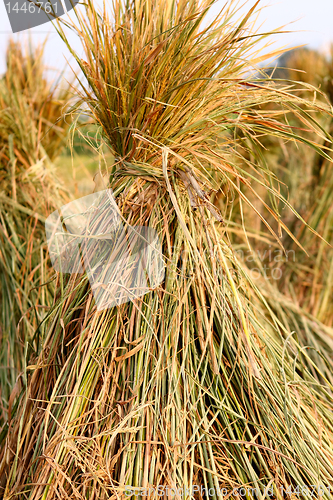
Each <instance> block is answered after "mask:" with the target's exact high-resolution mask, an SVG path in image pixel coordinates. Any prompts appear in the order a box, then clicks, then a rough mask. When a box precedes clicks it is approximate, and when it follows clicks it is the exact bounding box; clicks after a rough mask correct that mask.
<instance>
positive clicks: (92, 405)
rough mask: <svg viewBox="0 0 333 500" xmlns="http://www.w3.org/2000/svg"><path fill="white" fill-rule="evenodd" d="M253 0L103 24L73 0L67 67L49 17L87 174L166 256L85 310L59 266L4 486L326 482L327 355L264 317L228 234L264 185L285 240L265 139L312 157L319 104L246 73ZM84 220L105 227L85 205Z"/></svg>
mask: <svg viewBox="0 0 333 500" xmlns="http://www.w3.org/2000/svg"><path fill="white" fill-rule="evenodd" d="M258 3H259V2H256V3H255V4H254V5H253V7H252V8H249V12H248V14H247V15H246V16H244V17H242V18H240V19H239V18H238V17H237V8H236V2H232V1H231V2H229V3H226V4H225V5H224V8H223V9H222V11H221V12H220V14H219V15H218V16H217V17H216V18H215V19H214V20H213V21H211V22H208V21H207V19H208V18H207V14H208V12H209V8H210V7H211V6H212V2H210V1H208V0H204V1H203V2H201V3H199V2H198V1H197V0H190V1H185V0H179V1H178V2H173V1H171V0H170V1H169V0H167V1H166V2H164V3H163V4H162V3H161V2H157V1H152V0H144V1H142V2H138V1H126V2H123V1H121V0H114V1H113V3H112V8H111V15H110V16H109V14H108V11H107V8H106V6H105V5H104V6H103V9H102V11H101V12H98V11H97V10H96V8H95V7H94V4H93V3H92V2H91V1H89V0H88V3H87V4H86V5H85V7H84V9H83V11H82V12H81V11H80V10H79V9H76V14H75V15H76V16H77V17H76V20H75V22H73V24H72V25H71V28H72V29H73V30H74V31H75V32H76V33H77V34H78V35H79V38H80V40H81V42H82V46H83V48H84V50H85V60H81V59H80V57H79V56H78V55H77V54H76V53H75V52H74V51H73V50H72V49H71V47H70V45H69V42H68V40H67V37H66V31H65V28H64V27H63V25H60V24H59V25H58V30H59V34H60V35H61V37H62V38H63V40H64V41H65V43H66V44H67V46H68V48H69V49H70V50H72V53H73V55H74V57H76V60H77V62H78V63H79V65H80V68H81V70H82V72H83V75H84V78H82V80H81V102H82V105H83V108H84V111H85V112H86V107H88V109H89V110H90V114H91V116H92V118H93V119H94V121H95V123H96V125H97V126H98V127H99V128H100V132H101V134H102V137H103V139H102V140H101V147H100V148H99V147H97V148H96V153H99V154H100V161H101V173H103V172H102V166H103V169H104V170H105V171H106V172H107V174H108V182H107V184H108V185H109V186H110V187H111V188H112V189H113V191H114V194H115V196H116V200H117V203H118V206H119V210H120V212H121V214H122V216H123V218H124V223H127V224H130V225H135V224H138V225H149V226H151V227H154V228H155V229H156V230H157V231H158V234H159V236H160V240H161V242H162V245H163V255H164V259H165V263H166V266H167V268H166V276H165V281H164V283H163V284H162V285H161V286H160V287H158V288H157V289H155V290H152V291H151V292H150V293H149V294H147V295H145V296H144V297H142V298H138V299H135V300H133V301H132V302H130V303H126V304H123V305H121V306H118V307H114V308H112V309H109V310H104V311H100V312H98V311H97V310H96V305H95V304H94V301H93V296H92V292H91V290H90V288H89V286H88V282H87V278H86V276H84V275H83V276H81V275H77V276H72V277H70V278H68V277H67V276H65V275H63V274H61V273H60V274H59V275H58V277H57V279H58V283H57V288H56V295H55V299H54V305H53V307H52V308H51V309H50V311H49V312H48V315H47V317H46V318H45V321H44V322H43V323H42V325H41V326H40V328H43V335H44V336H43V349H42V350H41V352H40V354H39V355H38V357H34V358H33V361H30V359H31V358H29V356H31V353H30V352H28V354H27V360H28V361H27V364H28V366H27V370H26V371H25V378H24V380H23V391H22V393H21V395H20V397H18V398H16V399H15V398H14V397H13V399H15V404H16V407H15V412H13V415H12V419H11V421H10V423H9V431H8V433H7V436H6V442H5V445H4V447H3V451H2V454H1V466H0V472H1V475H2V481H3V482H2V484H3V488H4V498H8V499H9V498H11V497H13V496H14V495H16V496H21V497H22V498H24V497H25V498H29V499H53V498H58V497H61V498H80V499H83V498H89V499H95V498H96V499H97V498H98V499H107V498H119V497H120V496H124V494H125V491H126V490H127V491H128V490H129V489H132V488H136V489H137V490H138V491H139V492H141V493H142V492H144V491H145V490H146V489H147V488H149V487H151V488H152V487H153V488H154V489H155V490H154V491H155V493H154V494H152V498H156V497H157V496H158V494H157V488H158V487H160V488H161V487H164V488H166V487H169V488H177V489H178V488H182V489H184V488H186V489H187V491H188V490H190V491H192V488H193V487H194V486H195V485H199V488H200V490H199V492H196V493H194V494H193V497H194V498H203V495H202V494H201V493H200V491H201V487H204V488H211V489H212V491H213V492H214V493H213V495H212V498H214V499H215V498H217V491H218V488H221V489H222V488H226V490H227V492H228V493H230V494H231V492H232V490H233V489H234V488H237V487H245V488H251V489H250V490H248V497H249V498H254V497H255V493H253V488H254V489H257V491H258V497H259V498H262V499H263V498H264V497H265V495H266V493H267V490H266V489H267V488H270V487H272V489H273V492H274V493H273V494H274V498H279V499H280V498H282V495H281V491H282V489H283V491H286V490H287V489H288V487H290V486H291V488H292V489H293V490H294V488H296V486H297V485H305V486H307V487H308V488H311V486H310V485H313V484H316V485H325V486H327V487H328V486H329V485H330V481H331V477H332V474H333V456H332V445H333V428H332V418H331V408H332V389H333V386H332V370H331V367H330V366H329V364H327V368H326V370H325V371H324V370H323V369H322V365H319V364H317V360H312V359H311V357H310V356H309V354H308V353H307V351H306V349H304V348H303V346H302V345H301V344H300V342H299V340H298V338H297V336H296V335H294V334H293V330H292V329H291V328H290V324H289V323H283V321H282V320H281V318H279V317H278V315H277V314H276V313H274V311H273V310H272V307H271V306H270V304H269V301H268V300H267V298H266V297H265V295H264V293H265V291H266V288H264V286H263V287H262V289H260V288H259V287H258V286H256V284H255V283H253V280H251V277H250V275H249V273H248V271H247V269H245V268H244V266H242V264H241V263H240V262H239V259H237V256H236V254H235V249H234V247H233V246H232V245H231V242H230V239H229V229H230V227H231V226H232V220H231V219H232V209H233V207H234V206H235V205H236V203H238V204H239V205H240V206H241V207H242V206H243V204H246V203H247V204H248V205H249V206H250V207H252V208H254V209H255V206H254V204H253V203H252V201H251V198H250V197H249V196H247V195H246V190H248V191H249V192H251V193H252V195H253V196H256V197H258V195H259V194H260V193H259V189H260V188H264V189H265V192H266V191H267V193H268V197H267V201H265V200H264V203H265V207H266V210H267V211H268V212H269V214H270V216H271V218H272V221H271V222H269V221H268V220H266V218H265V217H264V216H263V215H262V214H258V215H259V216H260V218H261V220H262V223H263V224H264V225H265V226H266V227H267V230H268V231H269V232H270V234H271V235H272V239H273V241H275V242H276V244H277V245H278V247H281V243H280V242H279V238H278V236H276V234H275V229H276V231H277V232H278V233H279V232H282V231H285V232H286V233H287V234H288V235H289V236H290V238H291V239H292V240H293V241H296V238H295V236H294V235H293V233H292V232H291V231H290V230H289V229H288V226H287V225H286V224H285V223H284V222H283V220H282V217H281V215H280V210H279V203H283V204H284V205H285V206H287V207H289V208H290V209H292V210H294V209H293V208H292V206H291V205H290V204H289V202H288V201H287V200H286V199H284V198H283V197H282V194H281V191H280V189H279V183H278V180H277V178H276V175H275V174H274V172H273V171H272V170H271V169H270V168H269V165H268V164H267V162H266V161H265V158H264V154H263V144H262V142H263V141H264V140H265V139H266V138H267V137H273V138H277V139H280V138H281V139H283V140H293V141H299V142H300V143H306V144H307V145H309V146H312V148H313V149H314V150H316V151H317V152H318V154H320V155H321V156H322V157H324V158H326V159H327V160H329V159H330V157H329V154H328V152H329V148H328V147H327V146H325V145H324V146H322V147H321V146H319V141H320V140H325V139H327V140H328V139H329V140H330V136H329V134H328V133H327V132H326V130H325V129H324V128H323V127H321V126H320V123H319V121H316V118H315V116H316V113H318V112H320V113H326V115H329V114H330V108H329V106H328V105H326V104H324V103H322V102H313V101H307V100H306V99H305V98H304V97H300V96H299V95H297V92H296V90H297V86H296V87H295V86H292V85H291V84H290V83H281V82H274V80H273V79H271V78H266V77H264V75H263V76H260V78H258V76H257V75H253V70H256V68H257V65H258V64H259V63H260V62H261V61H262V56H261V55H260V54H257V53H256V44H257V40H260V39H261V38H262V37H263V36H267V35H263V36H262V37H261V36H260V35H258V34H256V33H254V32H253V22H252V19H253V17H252V16H253V15H254V11H255V8H256V7H257V6H258ZM205 22H206V24H204V23H205ZM251 71H252V75H251ZM265 106H268V108H267V109H266V108H265ZM272 107H273V110H272ZM309 110H311V113H312V115H310V113H309ZM291 117H295V118H296V119H298V120H301V121H302V124H303V128H305V129H306V130H307V133H310V132H309V131H311V133H313V134H315V135H316V137H317V139H316V140H314V139H313V138H310V137H308V136H307V135H306V134H304V135H303V133H302V132H303V131H302V130H299V127H298V128H297V127H295V126H293V125H291V124H290V123H289V121H290V118H291ZM283 118H285V120H283ZM105 145H107V146H108V147H109V149H110V151H111V152H112V154H113V156H114V161H113V162H110V164H107V162H106V161H105V163H103V158H104V157H103V154H102V147H105ZM258 186H259V187H258ZM218 194H219V196H224V197H225V199H224V203H222V204H221V212H220V211H219V210H218V208H217V207H216V206H215V205H214V204H213V201H214V199H215V198H216V197H217V195H218ZM258 199H259V198H258ZM232 200H233V201H232ZM241 210H242V208H241ZM294 211H295V210H294ZM242 213H243V212H242ZM93 224H98V227H99V228H100V230H101V232H103V230H105V231H106V232H107V227H104V226H105V224H107V221H105V219H104V216H103V210H101V211H100V212H98V213H97V212H96V214H95V215H94V220H93ZM274 224H275V225H276V227H274ZM241 227H243V228H245V221H243V226H241ZM273 291H274V294H275V295H274V296H271V297H270V299H271V300H272V301H274V300H277V299H278V298H279V297H278V294H277V291H276V290H273ZM299 317H300V319H299V321H303V319H304V314H303V313H301V314H299ZM294 318H296V315H294ZM307 324H308V325H310V324H311V319H309V321H308V323H307ZM38 331H39V330H38ZM36 335H37V333H36ZM318 357H320V352H319V353H318ZM324 362H325V361H324ZM325 366H326V365H325ZM310 367H311V368H310ZM301 495H303V496H305V494H303V492H301ZM128 496H129V497H130V496H131V495H128ZM132 496H133V495H132ZM322 497H323V498H329V491H328V490H325V491H324V492H323V495H322Z"/></svg>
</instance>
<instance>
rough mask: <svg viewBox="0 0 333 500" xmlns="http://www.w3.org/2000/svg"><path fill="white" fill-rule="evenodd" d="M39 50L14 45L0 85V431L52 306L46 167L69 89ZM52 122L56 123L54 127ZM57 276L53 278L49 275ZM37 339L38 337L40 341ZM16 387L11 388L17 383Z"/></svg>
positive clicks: (50, 171)
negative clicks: (57, 82)
mask: <svg viewBox="0 0 333 500" xmlns="http://www.w3.org/2000/svg"><path fill="white" fill-rule="evenodd" d="M42 57H43V48H35V49H34V48H32V47H30V48H28V47H24V46H22V45H20V44H18V43H15V42H13V41H10V42H9V45H8V48H7V57H6V61H7V69H6V72H5V74H4V75H3V76H2V78H1V79H0V186H1V188H0V256H1V257H0V287H1V289H0V301H1V313H0V341H1V350H0V381H1V388H0V425H1V426H2V425H3V428H2V431H3V432H7V429H8V423H7V422H6V421H8V409H9V407H10V406H11V405H12V402H11V400H10V394H11V393H12V391H13V388H14V387H15V390H14V393H15V392H17V391H18V390H19V388H20V387H21V382H20V374H22V370H23V367H24V363H25V361H24V358H25V354H26V347H27V343H31V345H32V344H33V346H34V349H35V350H37V351H38V348H39V347H40V342H39V341H38V340H37V339H35V341H33V340H32V339H33V337H34V336H35V332H36V329H37V327H38V325H40V323H41V321H42V319H43V318H44V317H45V314H46V311H47V310H48V308H49V307H50V306H51V304H52V302H53V296H54V282H53V283H50V280H51V274H50V273H49V270H50V266H49V265H48V263H47V260H48V257H47V248H46V244H45V228H44V223H45V218H46V217H47V216H48V214H49V213H50V212H51V211H52V210H54V209H55V207H57V206H58V205H59V203H63V201H64V200H65V199H66V198H67V194H66V192H65V190H64V188H63V187H62V186H61V184H60V183H59V181H57V178H56V173H55V171H54V166H53V164H52V162H51V160H53V159H54V158H55V157H56V156H57V155H59V154H60V152H61V149H62V147H63V145H64V144H65V137H66V130H67V129H68V126H69V124H67V123H66V121H65V120H64V119H62V118H61V116H62V112H64V111H65V109H66V107H68V103H69V98H70V93H69V88H68V87H67V88H65V87H64V88H63V90H56V89H55V88H54V86H53V85H52V84H51V83H50V82H49V81H48V80H47V77H46V72H47V69H46V67H45V65H44V63H43V59H42ZM56 122H57V123H56ZM52 275H54V273H52ZM37 337H38V335H37ZM15 384H16V385H15Z"/></svg>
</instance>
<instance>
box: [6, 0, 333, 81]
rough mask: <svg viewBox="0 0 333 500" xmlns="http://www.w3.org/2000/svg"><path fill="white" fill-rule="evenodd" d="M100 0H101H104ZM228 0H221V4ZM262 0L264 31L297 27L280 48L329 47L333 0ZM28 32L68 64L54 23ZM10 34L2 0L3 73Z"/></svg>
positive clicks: (51, 60)
mask: <svg viewBox="0 0 333 500" xmlns="http://www.w3.org/2000/svg"><path fill="white" fill-rule="evenodd" d="M4 1H6V0H4ZM96 1H98V2H99V3H100V0H96ZM161 1H163V0H161ZM243 1H244V3H245V4H246V6H245V7H244V8H243V10H244V11H245V9H246V10H248V9H249V8H250V7H251V6H252V5H253V4H254V3H255V0H247V1H245V0H243ZM224 2H225V0H218V2H217V4H218V5H217V7H218V6H222V5H223V4H224ZM242 3H243V2H242ZM261 3H262V6H267V7H266V8H265V9H263V11H262V12H261V13H260V15H259V24H262V28H261V30H260V31H265V32H266V31H270V30H272V29H274V28H277V27H280V26H283V25H286V24H289V26H287V27H286V28H285V29H287V30H292V31H293V33H290V34H281V35H278V36H276V37H275V38H276V40H277V43H276V48H279V47H280V46H287V47H290V46H295V45H303V44H306V45H308V46H311V47H316V48H321V49H323V50H325V49H327V47H328V45H329V43H330V42H331V41H332V42H333V0H262V2H261ZM290 23H291V24H290ZM28 35H30V36H31V38H32V40H33V41H36V42H42V41H44V40H45V39H46V38H47V37H48V41H47V45H46V52H45V62H46V64H47V65H48V66H50V67H53V68H58V69H64V68H66V67H67V66H66V65H67V63H66V59H65V58H66V57H69V55H68V53H67V52H66V48H65V46H64V44H63V42H62V41H61V40H60V39H59V38H58V35H57V34H56V33H55V30H54V28H53V27H52V25H51V24H50V23H48V24H45V25H42V26H39V27H37V28H34V29H31V30H27V31H25V32H22V33H20V34H18V35H15V36H14V38H17V37H18V38H20V39H24V38H27V36H28ZM10 36H11V29H10V24H9V21H8V18H7V13H6V10H5V6H4V2H3V1H2V0H0V74H1V73H2V72H3V71H4V54H5V49H6V45H7V40H8V38H9V37H10ZM71 40H72V43H73V45H74V47H76V48H77V50H80V44H79V42H78V41H77V40H76V38H75V36H74V35H72V36H71ZM69 62H70V59H69Z"/></svg>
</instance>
